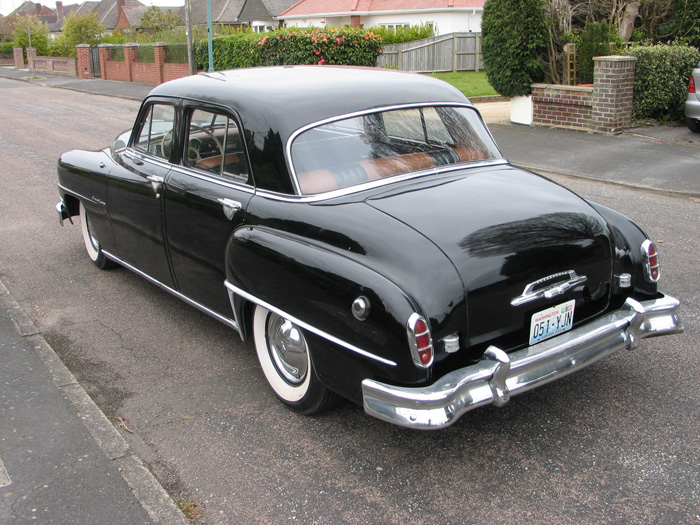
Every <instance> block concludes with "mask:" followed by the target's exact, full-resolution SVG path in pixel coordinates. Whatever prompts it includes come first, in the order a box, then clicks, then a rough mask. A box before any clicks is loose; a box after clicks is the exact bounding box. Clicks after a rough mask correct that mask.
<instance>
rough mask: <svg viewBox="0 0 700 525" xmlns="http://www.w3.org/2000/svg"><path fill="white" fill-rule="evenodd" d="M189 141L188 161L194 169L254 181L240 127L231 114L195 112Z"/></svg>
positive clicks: (192, 117)
mask: <svg viewBox="0 0 700 525" xmlns="http://www.w3.org/2000/svg"><path fill="white" fill-rule="evenodd" d="M186 144H187V150H186V153H185V157H184V163H185V164H186V165H187V166H189V167H190V168H195V169H198V170H203V171H206V172H208V173H212V174H215V175H218V176H220V177H223V178H225V179H229V180H233V181H235V182H241V183H244V184H249V183H250V181H249V179H250V174H249V170H248V163H247V161H246V157H245V149H244V147H243V140H242V137H241V133H240V129H239V127H238V124H237V123H236V121H235V120H233V119H232V118H231V117H229V116H228V115H225V114H223V113H218V112H214V111H209V110H204V109H195V110H194V111H192V112H191V113H190V114H189V124H188V128H187V140H186Z"/></svg>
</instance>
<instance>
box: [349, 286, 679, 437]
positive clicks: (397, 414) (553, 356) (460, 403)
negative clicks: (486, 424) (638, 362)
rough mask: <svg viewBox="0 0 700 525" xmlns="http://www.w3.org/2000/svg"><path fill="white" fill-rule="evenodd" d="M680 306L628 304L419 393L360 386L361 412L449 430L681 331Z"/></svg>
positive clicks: (669, 300) (489, 357)
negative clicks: (468, 416)
mask: <svg viewBox="0 0 700 525" xmlns="http://www.w3.org/2000/svg"><path fill="white" fill-rule="evenodd" d="M679 307H680V302H679V301H678V300H677V299H674V298H673V297H670V296H663V297H661V298H660V299H655V300H651V301H643V302H639V301H635V300H634V299H627V301H626V302H625V305H624V306H623V307H622V308H621V309H620V310H617V311H616V312H613V313H611V314H608V315H606V316H604V317H602V318H600V319H597V320H596V321H593V322H590V323H587V324H585V325H583V326H580V327H578V328H576V329H574V330H571V331H570V332H567V333H565V334H562V335H560V336H557V337H554V338H552V339H550V340H548V341H544V342H542V343H539V344H537V345H534V346H530V347H528V348H524V349H522V350H518V351H517V352H513V353H511V354H506V353H505V352H504V351H503V350H501V349H499V348H496V347H494V346H491V347H489V348H488V349H487V350H486V352H485V353H484V357H483V358H482V359H481V360H480V361H479V362H477V363H476V364H474V365H471V366H468V367H465V368H462V369H460V370H455V371H454V372H450V373H449V374H447V375H445V376H443V377H441V378H440V379H438V380H437V381H436V382H435V383H434V384H432V385H430V386H426V387H420V388H406V387H398V386H392V385H387V384H384V383H380V382H378V381H374V380H371V379H365V380H364V381H363V382H362V393H363V397H364V407H365V412H367V413H368V414H369V415H371V416H374V417H377V418H379V419H383V420H384V421H388V422H389V423H394V424H396V425H400V426H404V427H410V428H416V429H424V430H429V429H437V428H443V427H447V426H449V425H451V424H452V423H454V422H455V421H457V419H458V418H459V417H460V416H462V415H463V414H464V413H466V412H468V411H470V410H472V409H474V408H477V407H480V406H483V405H488V404H491V403H493V404H494V405H496V406H503V405H505V404H506V403H507V402H508V400H509V399H510V397H511V396H514V395H517V394H521V393H523V392H527V391H528V390H532V389H533V388H536V387H538V386H540V385H544V384H546V383H549V382H551V381H554V380H556V379H559V378H560V377H564V376H566V375H569V374H571V373H573V372H576V371H577V370H580V369H582V368H585V367H587V366H588V365H591V364H593V363H595V362H596V361H598V360H600V359H602V358H604V357H606V356H608V355H610V354H612V353H614V352H617V351H618V350H621V349H623V348H627V349H629V350H632V349H634V348H636V347H637V346H638V345H639V341H640V340H641V339H644V338H646V337H653V336H659V335H668V334H677V333H681V332H682V331H683V328H682V325H681V321H680V319H679V317H678V308H679Z"/></svg>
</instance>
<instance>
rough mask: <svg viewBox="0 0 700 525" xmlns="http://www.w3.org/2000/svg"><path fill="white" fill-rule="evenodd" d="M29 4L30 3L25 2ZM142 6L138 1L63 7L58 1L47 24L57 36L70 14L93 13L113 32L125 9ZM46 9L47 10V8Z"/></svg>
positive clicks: (102, 0) (101, 0)
mask: <svg viewBox="0 0 700 525" xmlns="http://www.w3.org/2000/svg"><path fill="white" fill-rule="evenodd" d="M26 3H30V2H25V4H26ZM136 6H143V4H142V3H141V2H139V1H138V0H88V1H86V2H83V3H82V4H71V5H66V6H64V5H63V2H62V1H60V0H57V1H56V10H55V19H54V20H53V22H51V23H48V25H49V31H51V35H52V36H57V35H59V34H60V33H61V32H62V31H63V24H64V23H65V19H66V17H67V16H68V15H70V14H73V13H75V14H78V15H89V14H92V13H95V14H96V15H97V19H98V20H99V21H100V22H102V25H103V26H104V27H105V30H106V31H113V30H114V29H116V28H117V22H118V21H119V15H120V13H121V12H122V10H123V9H124V8H126V7H136ZM47 9H48V8H47Z"/></svg>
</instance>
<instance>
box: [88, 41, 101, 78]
mask: <svg viewBox="0 0 700 525" xmlns="http://www.w3.org/2000/svg"><path fill="white" fill-rule="evenodd" d="M90 69H91V70H92V78H100V77H101V76H102V73H101V71H100V49H99V48H97V47H91V48H90Z"/></svg>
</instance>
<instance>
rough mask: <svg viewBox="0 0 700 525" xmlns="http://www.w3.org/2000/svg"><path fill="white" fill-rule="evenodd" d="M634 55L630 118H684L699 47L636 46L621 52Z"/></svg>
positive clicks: (663, 119) (672, 45)
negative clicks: (632, 107)
mask: <svg viewBox="0 0 700 525" xmlns="http://www.w3.org/2000/svg"><path fill="white" fill-rule="evenodd" d="M624 54H625V55H631V56H635V57H637V65H636V66H637V67H636V70H635V73H634V111H633V114H632V118H633V119H635V120H639V119H642V118H654V119H658V120H661V121H662V122H663V121H667V120H683V119H684V118H685V117H684V114H683V104H684V103H685V100H686V98H687V93H688V80H689V79H690V73H691V72H692V70H693V68H694V67H697V65H698V62H699V61H700V50H699V49H697V48H695V47H690V46H687V45H681V44H657V45H650V46H635V47H631V48H629V49H628V50H626V51H625V52H624Z"/></svg>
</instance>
